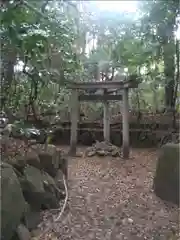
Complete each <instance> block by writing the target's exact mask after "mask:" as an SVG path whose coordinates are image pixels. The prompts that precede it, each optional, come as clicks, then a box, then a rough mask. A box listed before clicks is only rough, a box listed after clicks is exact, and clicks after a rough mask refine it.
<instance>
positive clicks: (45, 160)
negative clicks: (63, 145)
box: [39, 152, 58, 177]
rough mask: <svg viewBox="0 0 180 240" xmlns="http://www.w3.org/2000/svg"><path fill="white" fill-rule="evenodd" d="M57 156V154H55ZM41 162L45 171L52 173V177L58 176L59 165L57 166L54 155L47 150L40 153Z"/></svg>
mask: <svg viewBox="0 0 180 240" xmlns="http://www.w3.org/2000/svg"><path fill="white" fill-rule="evenodd" d="M54 157H55V158H56V157H57V156H54ZM39 158H40V164H41V167H42V169H43V170H44V171H46V172H47V173H48V174H50V175H51V176H52V177H55V176H56V173H57V170H58V166H55V164H54V163H53V162H54V159H53V156H52V155H51V154H50V153H47V152H41V153H39Z"/></svg>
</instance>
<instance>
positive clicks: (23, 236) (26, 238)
mask: <svg viewBox="0 0 180 240" xmlns="http://www.w3.org/2000/svg"><path fill="white" fill-rule="evenodd" d="M16 233H17V236H18V238H19V240H31V234H30V232H29V230H28V229H27V228H26V227H25V226H24V224H20V225H19V226H18V227H17V230H16Z"/></svg>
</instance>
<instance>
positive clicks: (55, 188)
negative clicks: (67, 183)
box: [1, 140, 67, 240]
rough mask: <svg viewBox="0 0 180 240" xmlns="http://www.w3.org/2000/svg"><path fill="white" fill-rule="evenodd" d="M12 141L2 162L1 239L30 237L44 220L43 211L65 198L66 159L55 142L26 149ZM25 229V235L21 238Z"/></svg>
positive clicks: (9, 141)
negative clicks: (42, 217) (54, 144)
mask: <svg viewBox="0 0 180 240" xmlns="http://www.w3.org/2000/svg"><path fill="white" fill-rule="evenodd" d="M13 144H14V140H8V142H6V145H8V146H6V150H7V151H6V152H4V153H3V156H2V162H1V186H2V187H1V239H2V240H13V239H20V240H22V239H23V240H29V239H30V237H31V234H30V232H31V231H32V230H33V229H35V228H36V227H37V225H38V223H39V222H40V221H41V218H40V212H41V211H42V210H44V209H51V208H53V209H58V208H59V207H60V201H61V200H63V199H64V198H65V189H64V183H63V174H65V175H67V159H66V158H65V157H64V156H63V153H62V151H60V150H58V149H57V148H56V147H55V146H53V145H48V146H47V148H46V149H44V146H43V145H40V144H38V145H34V146H32V147H29V148H28V149H26V150H27V151H26V152H24V151H22V146H19V148H18V146H16V149H14V146H13ZM3 147H5V146H4V143H3V144H2V148H3ZM10 150H11V151H12V152H10ZM66 177H67V176H66ZM22 231H23V234H24V232H26V234H25V236H26V237H25V238H22V237H21V238H18V236H20V235H23V234H22Z"/></svg>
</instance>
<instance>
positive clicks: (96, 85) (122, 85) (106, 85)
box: [68, 77, 138, 159]
mask: <svg viewBox="0 0 180 240" xmlns="http://www.w3.org/2000/svg"><path fill="white" fill-rule="evenodd" d="M129 79H130V80H125V81H105V82H100V81H98V82H96V81H94V82H75V83H72V84H69V86H68V88H70V89H72V95H71V139H70V152H69V153H70V154H71V155H72V156H73V155H75V154H76V147H77V127H78V120H79V104H80V101H102V102H103V103H104V119H103V123H104V126H103V129H104V131H103V132H104V140H105V141H107V142H109V141H110V112H109V107H108V105H109V104H108V101H111V100H113V101H115V100H119V101H120V100H122V101H123V108H122V122H123V158H124V159H128V158H129V121H128V113H129V104H128V90H129V88H137V87H138V83H137V81H136V80H134V79H133V80H131V78H130V77H129ZM90 89H95V90H98V89H102V90H104V94H98V95H96V94H90V95H88V94H84V95H79V90H90ZM110 89H111V90H113V91H117V90H121V91H122V93H121V94H120V95H118V94H116V95H110V94H109V93H108V90H110ZM115 89H116V90H115ZM111 92H112V91H111Z"/></svg>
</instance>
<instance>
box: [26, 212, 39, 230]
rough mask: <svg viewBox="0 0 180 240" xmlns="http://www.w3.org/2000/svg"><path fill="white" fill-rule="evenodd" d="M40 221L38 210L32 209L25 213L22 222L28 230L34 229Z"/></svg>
mask: <svg viewBox="0 0 180 240" xmlns="http://www.w3.org/2000/svg"><path fill="white" fill-rule="evenodd" d="M41 221H42V217H41V215H40V212H37V211H33V210H31V211H29V212H28V213H26V215H25V217H24V223H25V225H26V227H27V228H28V229H29V230H30V231H32V230H34V229H36V227H37V226H38V224H39V223H40V222H41Z"/></svg>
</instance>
